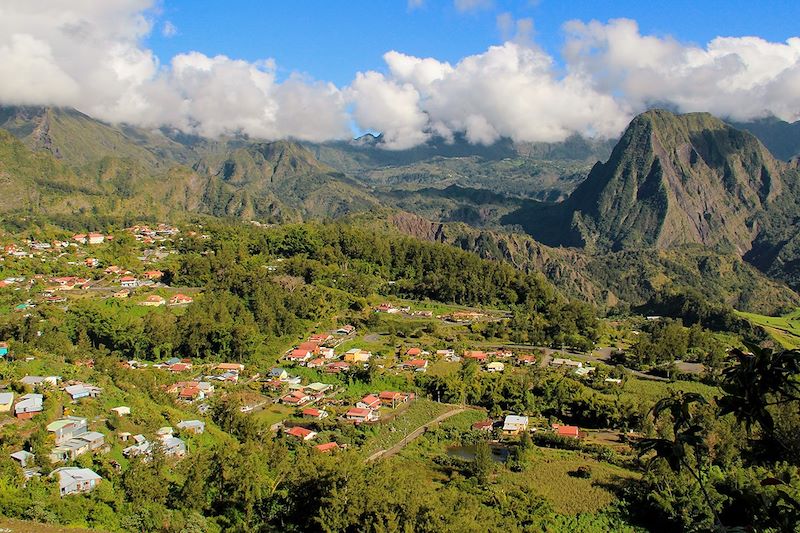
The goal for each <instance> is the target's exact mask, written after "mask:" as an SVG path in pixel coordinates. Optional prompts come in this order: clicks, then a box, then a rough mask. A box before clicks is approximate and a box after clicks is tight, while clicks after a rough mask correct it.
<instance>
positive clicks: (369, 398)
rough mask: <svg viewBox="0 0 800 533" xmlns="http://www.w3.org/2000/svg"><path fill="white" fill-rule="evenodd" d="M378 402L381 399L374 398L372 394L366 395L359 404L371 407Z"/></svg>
mask: <svg viewBox="0 0 800 533" xmlns="http://www.w3.org/2000/svg"><path fill="white" fill-rule="evenodd" d="M380 402H381V399H380V398H378V397H377V396H375V395H374V394H367V395H366V396H364V397H363V398H361V403H365V404H367V405H373V404H376V403H380Z"/></svg>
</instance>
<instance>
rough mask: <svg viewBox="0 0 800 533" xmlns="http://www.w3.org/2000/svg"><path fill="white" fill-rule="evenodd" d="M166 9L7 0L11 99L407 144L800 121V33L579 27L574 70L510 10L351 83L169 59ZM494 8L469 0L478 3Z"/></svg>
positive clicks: (569, 56)
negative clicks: (480, 31)
mask: <svg viewBox="0 0 800 533" xmlns="http://www.w3.org/2000/svg"><path fill="white" fill-rule="evenodd" d="M155 2H156V0H73V1H71V2H68V3H63V2H60V3H56V2H51V1H45V0H27V1H25V2H21V1H20V2H13V3H11V2H4V3H0V103H3V104H14V105H19V104H30V105H62V106H73V107H76V108H78V109H80V110H81V111H84V112H86V113H88V114H89V115H92V116H95V117H97V118H100V119H104V120H108V121H111V122H129V123H133V124H139V125H145V126H159V125H169V126H174V127H177V128H180V129H182V130H184V131H187V132H194V133H198V134H201V135H206V136H216V135H219V134H223V133H228V132H239V131H241V132H244V133H247V134H250V135H252V136H255V137H261V138H266V139H277V138H285V137H294V138H299V139H305V140H313V141H322V140H327V139H334V138H345V137H348V136H349V135H350V129H349V124H351V123H352V122H354V121H355V123H356V124H357V125H358V126H359V127H360V128H362V129H371V130H376V131H380V132H383V133H384V137H385V139H386V143H387V147H389V148H395V149H400V148H407V147H410V146H414V145H415V144H418V143H421V142H424V141H425V140H426V139H427V138H428V137H429V136H431V135H434V134H437V135H442V136H444V137H446V138H449V137H452V136H453V134H454V133H457V132H463V133H464V134H465V135H466V137H467V138H468V139H469V140H470V141H472V142H478V143H490V142H492V141H494V140H496V139H498V138H499V137H510V138H513V139H516V140H520V141H557V140H561V139H564V138H565V137H567V136H569V135H571V134H572V133H576V132H577V133H582V134H585V135H595V136H613V135H616V134H618V133H619V132H620V131H621V130H622V129H623V128H624V126H625V125H626V123H627V121H628V120H629V119H630V118H631V116H632V115H633V114H634V113H636V112H639V111H642V110H644V109H646V108H647V107H648V106H650V105H653V104H662V105H663V104H668V105H672V106H675V107H677V108H678V109H680V110H682V111H710V112H712V113H715V114H717V115H719V116H723V117H732V118H736V119H749V118H754V117H759V116H763V115H765V114H768V113H771V114H775V115H777V116H779V117H781V118H784V119H787V120H796V119H798V118H800V38H792V39H789V40H787V41H786V42H785V43H774V42H768V41H766V40H764V39H761V38H758V37H719V38H716V39H714V40H712V41H710V42H709V43H707V44H705V45H687V44H684V43H681V42H679V41H677V40H675V39H672V38H670V37H656V36H649V35H642V34H641V33H640V31H639V28H638V26H637V25H636V23H635V22H634V21H631V20H613V21H610V22H609V23H607V24H603V23H600V22H589V23H584V22H570V23H568V24H567V25H566V26H565V32H566V35H567V40H566V44H565V47H564V51H563V54H562V57H563V63H564V66H563V67H558V66H557V62H556V60H555V59H554V58H553V57H551V56H549V55H548V54H547V53H545V52H544V51H543V50H541V49H539V48H538V47H537V46H536V45H535V44H534V43H533V41H532V39H533V35H534V34H533V29H534V28H533V21H532V20H531V19H514V18H513V16H511V15H509V14H501V15H499V16H498V17H497V26H498V29H499V31H500V32H501V34H502V35H503V38H504V40H505V41H506V42H505V43H504V44H502V45H499V46H493V47H490V48H489V49H488V50H486V51H485V52H482V53H479V54H475V55H471V56H468V57H465V58H462V59H461V60H460V61H458V62H457V63H448V62H445V61H440V60H438V59H435V58H420V57H414V56H411V55H406V54H403V53H401V52H397V51H391V52H388V53H386V54H385V55H384V59H385V62H386V67H387V70H386V72H374V71H370V72H363V73H358V74H357V75H356V76H355V78H354V80H353V81H352V83H351V84H350V85H349V86H348V87H342V88H338V87H336V86H334V85H333V84H331V83H325V82H319V81H314V80H310V79H308V78H306V77H303V76H300V75H297V74H293V75H290V76H289V77H288V79H285V80H279V79H278V78H277V76H276V68H277V67H276V65H275V64H274V62H273V61H272V60H269V59H265V60H262V61H255V62H252V61H243V60H237V59H235V58H230V57H226V56H221V55H220V56H214V57H209V56H206V55H204V54H201V53H199V52H191V51H189V52H186V53H183V54H179V55H176V56H175V57H173V58H171V60H170V61H169V62H168V63H167V64H164V65H162V64H160V63H159V61H158V59H157V58H156V56H155V55H154V54H153V52H152V51H151V50H149V49H147V48H146V47H145V46H144V45H143V40H144V38H145V37H146V36H148V35H150V34H151V32H152V31H154V28H159V27H160V29H161V31H162V32H165V33H170V32H172V31H174V30H172V29H170V30H167V28H168V27H169V26H171V25H170V23H169V22H168V21H164V22H162V23H158V24H157V21H156V12H155V11H154V9H153V7H154V4H155ZM423 3H424V2H423V0H411V1H410V2H409V7H418V6H420V5H423ZM489 4H490V2H486V1H485V0H457V1H456V5H457V7H459V9H464V10H474V9H480V8H482V7H485V6H488V5H489ZM172 28H174V26H172Z"/></svg>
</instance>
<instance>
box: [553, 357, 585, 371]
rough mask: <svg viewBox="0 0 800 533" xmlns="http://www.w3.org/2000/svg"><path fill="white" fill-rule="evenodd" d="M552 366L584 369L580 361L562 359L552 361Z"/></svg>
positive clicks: (557, 358)
mask: <svg viewBox="0 0 800 533" xmlns="http://www.w3.org/2000/svg"><path fill="white" fill-rule="evenodd" d="M550 366H570V367H574V368H581V367H583V363H581V362H580V361H573V360H572V359H563V358H561V357H556V358H554V359H553V360H552V361H550Z"/></svg>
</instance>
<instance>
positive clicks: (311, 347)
mask: <svg viewBox="0 0 800 533" xmlns="http://www.w3.org/2000/svg"><path fill="white" fill-rule="evenodd" d="M297 349H298V350H306V351H309V352H311V353H312V354H316V353H317V350H319V343H316V342H312V341H306V342H301V343H300V345H299V346H298V347H297Z"/></svg>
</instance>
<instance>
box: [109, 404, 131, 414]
mask: <svg viewBox="0 0 800 533" xmlns="http://www.w3.org/2000/svg"><path fill="white" fill-rule="evenodd" d="M111 412H112V413H116V414H117V416H128V415H129V414H131V408H130V407H128V406H127V405H120V406H119V407H112V408H111Z"/></svg>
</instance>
